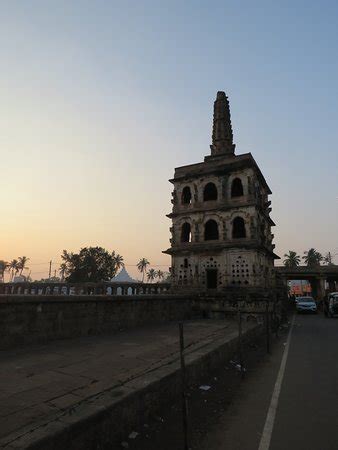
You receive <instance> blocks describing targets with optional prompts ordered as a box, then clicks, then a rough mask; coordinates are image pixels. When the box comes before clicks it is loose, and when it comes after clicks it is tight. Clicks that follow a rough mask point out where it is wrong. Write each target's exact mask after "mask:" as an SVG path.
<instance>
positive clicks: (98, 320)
mask: <svg viewBox="0 0 338 450" xmlns="http://www.w3.org/2000/svg"><path fill="white" fill-rule="evenodd" d="M197 315H198V309H197V310H196V309H195V308H194V306H193V304H192V301H191V297H185V296H179V297H178V296H173V295H161V296H135V297H126V296H123V297H122V296H121V297H119V296H116V297H106V296H72V297H61V298H60V296H48V297H43V296H41V295H40V296H14V295H11V296H0V350H4V349H7V348H11V347H15V346H18V345H27V344H36V343H45V342H48V341H50V340H53V339H64V338H73V337H77V336H88V335H99V334H103V333H111V332H116V331H118V330H120V329H128V328H133V327H136V326H142V325H151V324H155V323H161V322H166V321H171V320H181V319H183V318H191V317H196V316H197Z"/></svg>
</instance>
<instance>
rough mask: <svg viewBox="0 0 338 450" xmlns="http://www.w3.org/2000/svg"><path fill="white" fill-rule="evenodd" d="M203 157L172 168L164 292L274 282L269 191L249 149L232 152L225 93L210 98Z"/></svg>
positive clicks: (261, 285) (268, 286) (219, 288)
mask: <svg viewBox="0 0 338 450" xmlns="http://www.w3.org/2000/svg"><path fill="white" fill-rule="evenodd" d="M210 148H211V155H208V156H206V157H205V159H204V162H201V163H197V164H191V165H188V166H183V167H178V168H176V169H175V176H174V178H173V179H171V180H170V182H171V183H172V184H173V185H174V190H173V192H172V197H173V198H172V204H173V209H172V212H171V213H170V214H169V215H168V217H169V218H170V219H171V220H172V227H171V228H170V231H171V239H170V242H171V247H170V248H169V249H168V250H166V251H165V252H164V253H167V254H169V255H171V258H172V264H171V275H172V289H174V290H189V291H196V292H203V291H209V290H217V291H222V290H224V289H227V288H229V287H236V288H239V287H244V288H248V287H257V288H270V287H273V286H274V259H276V258H278V256H276V255H275V254H274V247H275V246H274V244H273V243H272V240H273V234H271V227H272V226H273V225H274V222H273V221H272V219H271V218H270V212H271V208H270V204H271V202H270V201H269V200H268V196H269V194H271V191H270V188H269V186H268V185H267V183H266V181H265V179H264V177H263V175H262V173H261V171H260V169H259V167H258V165H257V164H256V162H255V160H254V158H253V157H252V155H251V153H244V154H242V155H235V145H234V143H233V133H232V126H231V118H230V108H229V102H228V98H227V97H226V95H225V93H224V92H218V93H217V98H216V101H215V103H214V119H213V131H212V145H211V146H210Z"/></svg>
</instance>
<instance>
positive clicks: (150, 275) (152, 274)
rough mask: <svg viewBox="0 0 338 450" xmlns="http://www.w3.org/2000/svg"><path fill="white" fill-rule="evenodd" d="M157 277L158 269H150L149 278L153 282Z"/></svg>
mask: <svg viewBox="0 0 338 450" xmlns="http://www.w3.org/2000/svg"><path fill="white" fill-rule="evenodd" d="M155 278H156V270H155V269H149V271H148V272H147V280H148V281H150V282H151V283H152V282H153V281H154V280H155Z"/></svg>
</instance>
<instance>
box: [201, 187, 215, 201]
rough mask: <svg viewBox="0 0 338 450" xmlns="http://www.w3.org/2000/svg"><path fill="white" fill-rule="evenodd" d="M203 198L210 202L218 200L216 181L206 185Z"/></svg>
mask: <svg viewBox="0 0 338 450" xmlns="http://www.w3.org/2000/svg"><path fill="white" fill-rule="evenodd" d="M203 200H204V201H205V202H208V201H209V200H217V188H216V186H215V185H214V183H208V184H206V185H205V188H204V192H203Z"/></svg>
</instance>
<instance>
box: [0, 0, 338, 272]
mask: <svg viewBox="0 0 338 450" xmlns="http://www.w3.org/2000/svg"><path fill="white" fill-rule="evenodd" d="M6 3H7V4H6V5H5V6H2V14H1V31H0V33H1V44H0V45H1V50H2V51H1V54H2V58H1V62H0V64H1V72H0V89H1V99H2V101H1V104H0V114H1V120H0V143H1V150H2V155H1V165H2V177H1V178H2V201H1V211H2V213H1V218H2V221H1V224H2V226H1V234H0V249H1V254H0V259H4V260H7V261H9V260H11V259H13V258H16V257H18V256H23V255H25V256H27V257H29V258H30V261H29V263H28V266H29V270H30V271H31V274H32V278H33V279H40V278H44V277H46V276H47V275H48V270H49V261H50V260H52V261H53V271H54V269H58V265H59V263H60V262H61V257H60V255H61V253H62V251H63V250H64V249H67V250H69V251H75V252H76V251H78V250H79V249H80V248H81V247H85V246H102V247H105V248H107V249H108V250H110V251H112V250H115V251H117V252H118V253H120V254H121V255H123V257H124V260H125V263H126V265H127V270H128V272H129V273H130V274H131V276H133V277H137V276H139V275H138V271H137V269H136V267H135V265H136V263H137V261H138V260H139V259H140V258H141V257H146V258H147V259H148V260H149V261H150V263H151V264H150V266H151V267H157V266H158V267H161V268H162V269H163V270H167V269H168V267H169V265H170V258H169V256H168V255H164V254H162V251H163V250H165V249H167V248H168V247H169V246H170V243H169V238H170V233H169V227H170V220H169V219H168V218H167V217H166V214H168V213H169V212H170V211H171V207H172V205H171V203H170V200H171V190H172V186H171V184H170V183H169V182H168V180H169V179H170V178H172V176H173V173H174V168H175V167H179V166H182V165H186V164H192V163H197V162H200V161H202V160H203V158H204V156H205V155H208V154H209V153H210V149H209V145H210V143H211V126H212V106H213V101H214V99H215V95H216V92H217V91H218V90H224V91H226V93H227V95H228V97H229V101H230V108H231V115H232V126H233V130H234V142H235V143H236V154H241V153H247V152H251V153H252V155H253V157H254V158H255V160H256V161H257V163H258V165H259V166H260V168H261V170H262V172H263V174H264V176H265V178H266V180H267V182H268V184H269V186H270V187H271V189H272V192H273V194H272V196H271V198H270V199H271V201H272V218H273V220H274V221H275V223H276V227H274V229H273V233H274V235H275V239H274V242H275V244H276V249H275V251H276V253H277V254H278V255H279V256H281V257H283V255H284V253H286V252H288V251H289V250H295V251H297V252H298V253H299V254H301V255H302V254H303V252H304V250H308V249H309V248H310V247H315V248H316V249H317V250H318V251H320V252H322V253H326V252H327V251H331V252H332V253H338V240H337V223H338V203H337V173H338V171H337V169H338V164H337V150H336V145H337V141H338V129H337V126H336V123H337V120H338V101H337V95H338V89H337V81H336V80H337V69H338V62H337V60H336V58H335V53H336V51H337V42H338V39H337V37H338V36H337V34H338V31H337V28H336V21H337V13H338V8H337V6H336V5H332V7H331V9H330V8H326V10H325V11H324V10H323V9H322V8H321V7H320V5H319V4H318V5H316V4H314V3H312V4H311V5H308V7H306V8H305V3H303V2H296V3H297V4H295V3H294V2H292V3H291V2H287V3H286V4H285V3H283V6H276V5H272V4H271V3H270V2H267V1H265V2H261V4H260V6H258V7H257V8H256V7H254V5H253V4H250V3H249V2H248V3H247V6H246V8H243V7H242V6H241V5H238V4H237V2H230V3H229V4H227V5H224V4H223V2H216V3H215V5H213V7H212V8H211V7H210V6H207V4H204V5H203V3H202V2H197V4H196V5H195V6H194V5H193V3H192V2H187V3H186V4H185V5H182V4H181V3H179V2H176V1H174V2H171V3H170V5H169V4H167V6H166V7H163V6H160V5H159V4H158V2H155V1H145V2H142V5H141V4H138V3H136V2H135V3H134V4H133V2H115V1H113V2H104V1H97V2H89V1H80V2H75V3H73V4H70V3H71V2H66V1H59V2H57V4H56V3H55V2H50V1H44V2H43V1H34V0H33V1H32V2H23V3H22V2H18V1H12V2H6ZM291 6H292V8H293V9H291ZM290 17H292V19H293V20H290ZM314 18H315V19H316V24H317V26H316V27H313V23H314ZM304 224H305V225H304ZM324 228H325V231H324V232H323V229H324ZM335 261H336V262H337V261H338V258H337V257H336V259H335Z"/></svg>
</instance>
